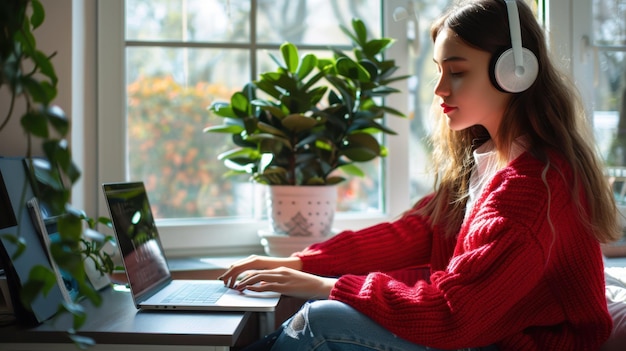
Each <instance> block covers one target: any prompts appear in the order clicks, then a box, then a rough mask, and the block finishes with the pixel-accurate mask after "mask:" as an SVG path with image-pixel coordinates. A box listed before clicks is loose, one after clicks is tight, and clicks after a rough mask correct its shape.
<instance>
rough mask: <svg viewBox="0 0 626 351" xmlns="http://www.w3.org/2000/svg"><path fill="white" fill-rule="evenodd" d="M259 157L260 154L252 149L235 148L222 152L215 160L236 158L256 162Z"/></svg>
mask: <svg viewBox="0 0 626 351" xmlns="http://www.w3.org/2000/svg"><path fill="white" fill-rule="evenodd" d="M260 157H261V154H260V153H259V152H258V151H256V150H253V149H247V148H236V149H232V150H229V151H226V152H223V153H221V154H219V155H218V156H217V159H218V160H220V161H224V160H230V159H237V158H247V159H249V160H257V159H259V158H260Z"/></svg>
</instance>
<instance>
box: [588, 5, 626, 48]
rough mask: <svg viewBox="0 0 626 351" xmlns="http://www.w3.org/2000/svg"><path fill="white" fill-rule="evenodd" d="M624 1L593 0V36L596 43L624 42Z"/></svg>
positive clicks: (623, 43)
mask: <svg viewBox="0 0 626 351" xmlns="http://www.w3.org/2000/svg"><path fill="white" fill-rule="evenodd" d="M625 19H626V1H625V0H594V1H593V36H594V41H595V44H597V45H625V44H626V20H625Z"/></svg>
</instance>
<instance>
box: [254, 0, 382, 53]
mask: <svg viewBox="0 0 626 351" xmlns="http://www.w3.org/2000/svg"><path fill="white" fill-rule="evenodd" d="M258 2H259V16H258V26H259V28H258V30H257V40H258V42H259V43H273V44H280V43H282V42H284V41H288V42H290V43H293V44H296V45H300V44H307V45H329V44H331V45H340V44H344V45H349V44H350V39H349V38H348V37H346V36H345V35H344V34H343V32H341V30H340V29H339V25H343V26H345V27H348V28H351V25H350V23H351V21H352V18H355V17H356V18H360V19H361V20H362V21H363V22H365V24H366V25H367V27H368V29H369V30H370V35H371V36H373V37H380V33H381V25H380V18H381V5H380V0H350V1H346V0H331V1H328V0H307V1H303V0H298V1H293V0H259V1H258Z"/></svg>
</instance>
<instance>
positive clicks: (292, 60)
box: [280, 43, 299, 73]
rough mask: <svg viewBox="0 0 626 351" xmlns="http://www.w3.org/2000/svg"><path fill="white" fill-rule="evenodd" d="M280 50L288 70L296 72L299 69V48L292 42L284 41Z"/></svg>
mask: <svg viewBox="0 0 626 351" xmlns="http://www.w3.org/2000/svg"><path fill="white" fill-rule="evenodd" d="M280 52H281V53H282V55H283V60H284V61H285V64H286V65H287V70H288V71H289V72H291V73H296V71H297V70H298V61H299V58H298V49H297V48H296V46H295V45H293V44H291V43H284V44H282V45H281V46H280Z"/></svg>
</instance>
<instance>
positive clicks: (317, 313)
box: [284, 300, 346, 339]
mask: <svg viewBox="0 0 626 351" xmlns="http://www.w3.org/2000/svg"><path fill="white" fill-rule="evenodd" d="M345 307H346V305H344V304H343V303H341V302H338V301H332V300H318V301H312V302H307V303H306V304H304V306H302V308H301V309H300V310H299V311H298V312H297V313H296V314H295V315H293V317H292V318H291V320H290V321H289V322H288V323H287V325H286V326H285V331H284V332H285V334H287V335H289V336H291V337H292V338H295V339H299V338H300V337H301V336H305V335H306V334H308V336H310V337H313V336H314V330H316V329H319V328H332V324H333V322H336V321H339V320H341V318H342V315H343V316H344V317H345V313H344V312H342V310H343V309H344V308H345Z"/></svg>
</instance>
